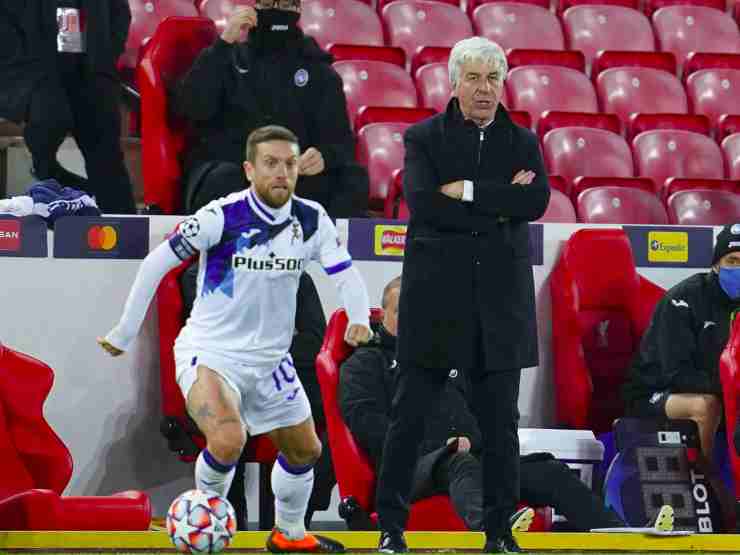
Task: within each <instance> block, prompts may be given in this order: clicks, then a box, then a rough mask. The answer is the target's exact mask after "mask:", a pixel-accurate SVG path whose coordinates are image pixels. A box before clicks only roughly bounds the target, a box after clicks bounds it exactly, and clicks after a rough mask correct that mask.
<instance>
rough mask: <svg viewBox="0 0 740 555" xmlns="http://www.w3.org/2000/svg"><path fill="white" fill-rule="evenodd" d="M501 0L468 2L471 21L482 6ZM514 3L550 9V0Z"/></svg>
mask: <svg viewBox="0 0 740 555" xmlns="http://www.w3.org/2000/svg"><path fill="white" fill-rule="evenodd" d="M500 1H501V0H467V2H466V10H467V12H468V17H470V19H473V12H474V11H475V9H476V8H477V7H478V6H481V5H483V4H492V3H496V2H500ZM512 1H513V2H518V3H520V4H532V5H534V6H539V7H540V8H545V9H546V10H549V9H550V0H512Z"/></svg>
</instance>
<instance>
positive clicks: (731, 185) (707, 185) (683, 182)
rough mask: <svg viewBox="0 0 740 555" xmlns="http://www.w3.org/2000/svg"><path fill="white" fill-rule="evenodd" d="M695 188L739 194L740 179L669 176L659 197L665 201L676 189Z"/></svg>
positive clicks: (691, 189)
mask: <svg viewBox="0 0 740 555" xmlns="http://www.w3.org/2000/svg"><path fill="white" fill-rule="evenodd" d="M696 189H713V190H717V191H730V192H731V193H738V194H740V181H733V180H732V179H700V178H697V177H694V178H691V179H687V178H683V177H671V178H669V179H666V182H665V184H664V185H663V189H662V190H661V192H660V198H661V199H662V200H663V201H664V202H665V201H666V200H667V199H668V197H670V196H671V195H672V194H673V193H677V192H678V191H695V190H696Z"/></svg>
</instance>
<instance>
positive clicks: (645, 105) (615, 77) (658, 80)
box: [596, 67, 689, 125]
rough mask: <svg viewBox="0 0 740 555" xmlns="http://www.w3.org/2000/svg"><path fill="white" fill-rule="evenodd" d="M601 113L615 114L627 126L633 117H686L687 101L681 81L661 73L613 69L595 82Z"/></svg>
mask: <svg viewBox="0 0 740 555" xmlns="http://www.w3.org/2000/svg"><path fill="white" fill-rule="evenodd" d="M596 92H597V93H598V95H599V105H600V106H601V111H602V112H607V113H610V114H617V116H619V119H621V120H622V122H623V123H624V124H625V125H627V124H628V123H629V119H630V116H631V115H632V114H634V113H646V114H658V113H672V114H686V113H688V107H689V104H688V100H687V99H686V93H685V92H684V88H683V85H681V81H679V80H678V78H677V77H676V76H675V75H671V74H670V73H668V72H666V71H662V70H660V69H653V68H648V67H614V68H611V69H607V70H604V71H602V72H601V73H600V74H599V76H598V77H597V79H596Z"/></svg>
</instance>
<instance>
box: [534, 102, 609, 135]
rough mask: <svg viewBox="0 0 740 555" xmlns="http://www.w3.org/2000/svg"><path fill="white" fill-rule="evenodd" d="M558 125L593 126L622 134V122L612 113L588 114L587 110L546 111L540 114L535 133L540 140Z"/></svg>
mask: <svg viewBox="0 0 740 555" xmlns="http://www.w3.org/2000/svg"><path fill="white" fill-rule="evenodd" d="M558 127H594V128H596V129H604V130H606V131H611V132H612V133H616V134H617V135H621V134H622V122H621V121H619V118H618V117H617V116H616V115H614V114H590V113H588V112H558V111H556V110H552V111H548V112H545V113H544V114H542V117H541V118H540V121H539V123H538V124H537V135H538V136H539V139H540V142H542V139H543V138H544V137H545V135H546V134H547V132H548V131H550V130H551V129H557V128H558Z"/></svg>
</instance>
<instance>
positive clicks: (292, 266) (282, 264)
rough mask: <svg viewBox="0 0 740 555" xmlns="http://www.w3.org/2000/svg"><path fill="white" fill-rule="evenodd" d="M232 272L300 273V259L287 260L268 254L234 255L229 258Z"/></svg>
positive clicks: (301, 262)
mask: <svg viewBox="0 0 740 555" xmlns="http://www.w3.org/2000/svg"><path fill="white" fill-rule="evenodd" d="M231 265H232V267H233V268H234V270H249V271H252V272H302V271H303V259H302V258H288V257H282V256H276V255H275V253H270V255H269V256H267V257H264V258H263V257H256V256H241V255H237V254H235V255H234V256H233V257H232V258H231Z"/></svg>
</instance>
